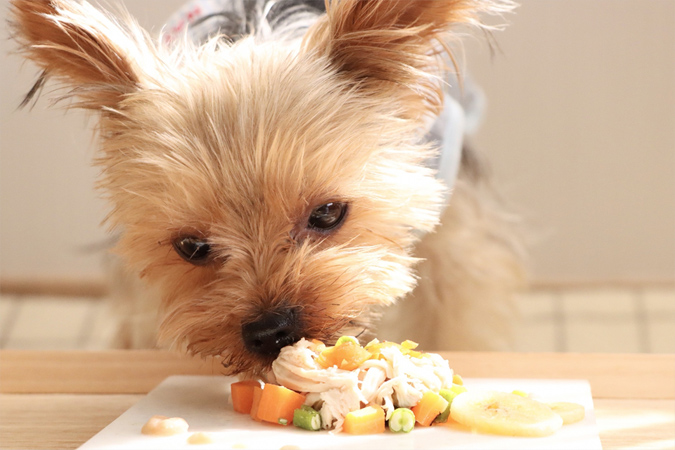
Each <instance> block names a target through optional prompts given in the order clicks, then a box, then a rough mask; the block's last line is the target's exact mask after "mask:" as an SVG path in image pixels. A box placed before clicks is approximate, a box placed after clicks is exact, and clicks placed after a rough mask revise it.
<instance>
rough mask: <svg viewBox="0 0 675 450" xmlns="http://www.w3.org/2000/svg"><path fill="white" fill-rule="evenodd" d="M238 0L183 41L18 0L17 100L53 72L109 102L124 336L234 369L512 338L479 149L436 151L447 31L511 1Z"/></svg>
mask: <svg viewBox="0 0 675 450" xmlns="http://www.w3.org/2000/svg"><path fill="white" fill-rule="evenodd" d="M232 1H233V2H235V1H239V2H241V1H243V2H245V3H246V2H247V1H248V3H254V4H255V6H256V7H255V8H254V9H255V11H256V14H255V18H253V19H252V17H253V16H247V17H246V18H245V20H242V22H241V25H242V26H241V27H239V29H238V30H237V31H236V32H233V33H231V34H230V35H222V34H220V35H214V36H211V37H209V38H208V39H206V40H205V41H204V42H201V43H195V42H191V41H190V39H189V38H188V37H187V34H185V33H184V34H183V35H182V36H183V37H182V38H180V37H179V38H176V39H173V38H172V39H166V38H162V37H160V38H158V39H157V40H153V39H151V38H150V37H149V35H148V33H146V32H145V31H144V30H142V29H141V28H140V27H139V26H138V25H137V23H136V22H135V21H133V20H132V19H131V18H129V17H128V15H126V14H123V15H122V17H121V18H114V17H113V16H111V15H109V14H106V13H104V12H101V11H99V10H98V9H96V8H94V7H93V6H91V5H89V4H87V3H84V2H77V1H74V0H12V10H11V16H10V21H11V24H12V30H13V37H14V38H15V39H16V40H17V41H18V42H19V43H20V46H21V52H22V54H23V55H25V56H26V57H27V58H28V59H30V60H32V61H33V62H34V63H36V64H37V65H38V66H39V68H40V69H41V71H42V72H41V75H40V77H39V79H38V82H37V83H36V84H35V86H34V87H33V89H32V90H31V92H29V94H28V96H27V98H26V101H29V100H30V99H31V98H32V97H34V96H35V95H36V93H38V92H39V90H40V88H41V87H42V86H43V84H44V82H45V81H46V80H48V79H54V80H56V81H57V82H58V83H60V85H61V86H63V87H65V88H66V89H65V91H64V93H63V95H62V96H61V97H59V99H62V98H68V99H72V100H73V102H72V103H71V104H72V105H73V106H75V107H79V108H84V109H87V110H91V111H95V112H96V113H98V116H99V121H98V127H97V131H98V134H99V137H100V151H99V153H98V156H97V158H96V161H95V164H96V165H97V166H98V167H99V168H100V169H101V176H100V180H99V184H98V187H99V188H100V190H101V192H102V193H103V194H104V195H105V196H106V198H107V199H108V200H109V201H110V204H111V209H110V212H109V215H108V216H107V219H106V220H107V224H108V225H109V226H110V228H111V229H112V230H115V231H116V232H117V233H118V235H119V239H118V240H117V242H116V245H115V248H114V252H115V253H116V254H117V255H119V256H120V259H121V261H123V266H122V268H120V269H119V271H120V273H124V276H123V277H124V278H125V279H126V280H127V281H126V282H124V283H123V284H122V285H121V286H122V287H120V288H119V290H118V291H117V292H118V294H117V295H118V296H119V297H124V301H121V303H120V304H121V305H123V309H124V310H125V311H126V316H125V317H126V319H125V321H124V323H123V335H124V336H126V340H127V342H126V345H128V346H135V347H137V346H143V345H152V342H154V339H155V335H156V336H157V337H158V339H159V342H162V343H164V345H172V346H174V347H177V348H182V349H184V350H185V351H188V352H190V353H194V354H199V355H203V356H210V355H213V356H218V357H220V358H222V361H223V366H224V367H225V370H226V372H227V373H230V374H234V373H242V372H247V373H261V372H264V371H265V370H266V369H267V368H268V367H269V365H270V363H271V361H272V360H273V359H274V358H275V357H276V355H277V354H278V352H279V350H280V349H281V348H282V347H284V346H286V345H289V344H292V343H294V342H295V341H297V340H299V339H300V338H301V337H306V338H315V339H319V340H322V341H325V342H331V341H334V340H335V339H336V338H337V337H339V336H340V335H343V334H349V335H359V336H361V337H362V338H365V336H368V335H370V336H373V335H375V334H377V336H378V337H380V338H383V337H384V338H389V339H403V338H407V339H412V340H415V341H418V342H420V343H421V344H422V345H423V346H424V347H425V348H428V349H436V350H442V349H473V350H476V349H507V348H508V346H509V338H508V335H509V330H510V329H511V328H512V326H513V325H512V324H513V301H512V299H513V296H514V294H515V292H516V290H517V289H518V288H519V287H520V286H521V284H522V282H523V269H522V267H523V266H522V263H521V257H520V251H519V249H520V245H519V240H518V238H517V234H516V233H515V232H514V227H513V223H512V221H511V219H510V216H508V215H506V214H504V213H503V211H502V208H501V207H500V202H499V201H498V200H497V196H496V195H494V193H493V192H494V190H493V189H492V188H491V187H490V184H489V183H487V182H486V179H485V171H484V170H483V169H482V165H481V160H480V158H478V157H477V156H476V154H475V153H474V152H473V151H471V150H470V149H468V148H466V146H465V147H464V149H463V152H462V157H461V164H460V165H459V166H460V167H459V168H458V169H457V170H458V172H459V173H458V175H457V177H456V179H451V180H450V181H448V179H446V180H445V182H444V181H443V177H439V176H436V175H437V171H438V170H435V169H434V168H433V163H434V161H435V162H438V161H437V158H438V152H439V148H440V147H441V146H442V145H443V144H442V141H443V140H444V139H446V138H449V139H455V140H459V142H461V136H446V135H444V132H443V127H442V125H443V124H444V122H439V121H442V120H446V119H447V117H445V116H444V111H445V109H444V101H445V100H447V98H446V97H447V95H446V94H444V90H445V81H444V79H445V76H446V73H447V72H448V71H451V70H454V69H453V62H454V59H453V58H452V56H449V48H450V45H451V42H452V40H453V38H456V37H458V36H459V35H460V32H461V31H462V29H463V28H465V27H466V26H474V27H478V28H479V29H486V28H488V27H487V26H484V25H482V22H481V20H480V18H479V16H480V15H481V14H484V13H487V14H500V13H503V12H506V11H508V10H510V9H511V8H512V7H513V5H512V4H511V3H510V2H509V1H508V0H497V1H489V0H330V1H326V3H325V5H324V4H323V2H316V1H305V2H302V1H300V0H287V1H286V2H284V1H283V0H278V1H276V2H274V1H271V0H267V2H266V1H263V0H258V1H255V0H253V1H251V0H232ZM288 2H290V3H291V6H289V7H288V8H286V9H284V10H283V11H282V12H278V11H277V13H275V14H272V13H271V11H272V10H274V9H275V8H276V9H277V10H278V9H279V8H280V6H279V5H281V4H283V3H288ZM317 4H318V5H317ZM272 16H273V17H272ZM454 66H456V64H454ZM443 117H445V119H443ZM439 124H440V126H441V131H440V132H439V133H440V135H441V136H442V139H440V140H439V139H434V138H433V132H432V129H433V128H434V127H436V128H438V126H439ZM445 134H448V133H445ZM450 178H454V177H450ZM450 183H451V184H452V185H450ZM129 280H132V281H129ZM394 303H397V304H396V305H395V306H390V305H393V304H394ZM385 306H386V307H388V308H383V307H385ZM149 313H150V314H149ZM382 315H384V317H383V318H381V320H378V319H380V316H382ZM148 317H149V318H151V319H148ZM155 321H156V324H155ZM378 323H379V329H378Z"/></svg>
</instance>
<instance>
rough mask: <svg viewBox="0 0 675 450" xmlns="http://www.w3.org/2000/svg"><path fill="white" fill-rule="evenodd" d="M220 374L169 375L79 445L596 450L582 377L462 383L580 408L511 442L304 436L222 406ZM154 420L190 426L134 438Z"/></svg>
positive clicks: (438, 430)
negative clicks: (577, 415) (551, 427)
mask: <svg viewBox="0 0 675 450" xmlns="http://www.w3.org/2000/svg"><path fill="white" fill-rule="evenodd" d="M233 381H235V380H233V379H232V378H226V377H223V376H172V377H169V378H167V379H166V380H164V381H163V382H162V383H161V384H160V385H159V386H157V387H156V388H155V389H153V390H152V391H151V392H150V393H149V394H148V395H147V396H146V397H144V398H143V399H141V400H140V401H139V402H138V403H136V404H135V405H134V406H132V407H131V408H130V409H129V410H128V411H126V412H125V413H123V414H122V415H121V416H120V417H118V418H117V419H116V420H115V421H114V422H112V423H111V424H110V425H108V426H107V427H106V428H104V429H103V430H101V431H100V432H99V433H98V434H97V435H96V436H94V437H93V438H91V439H90V440H89V441H88V442H86V443H85V444H84V445H82V446H81V447H80V449H83V450H85V449H86V450H93V449H113V448H115V449H127V448H128V449H139V450H141V449H157V450H160V449H161V450H169V449H191V450H196V449H201V448H204V449H209V448H219V449H231V448H239V449H242V448H244V449H275V450H278V449H284V448H285V449H287V450H290V449H294V450H298V449H315V448H323V449H345V448H347V449H350V448H351V449H360V448H368V449H377V448H386V449H415V448H419V449H429V448H448V449H519V450H521V449H522V450H525V449H560V450H570V449H584V450H594V449H602V446H601V445H600V438H599V436H598V428H597V426H596V424H595V415H594V413H593V398H592V396H591V389H590V385H589V384H588V382H587V381H585V380H529V379H487V378H474V379H471V378H469V379H465V386H466V387H467V388H468V389H482V390H497V391H504V392H511V391H513V390H514V389H518V390H522V391H525V392H528V393H530V394H531V395H532V397H533V398H535V399H537V400H540V401H544V402H553V401H566V402H574V403H579V404H581V405H583V406H584V407H585V408H586V418H585V419H584V420H583V421H581V422H579V423H576V424H572V425H566V426H563V428H562V429H560V430H558V431H557V432H556V433H555V434H554V435H553V436H548V437H544V438H518V437H504V436H493V435H487V434H474V433H471V432H468V431H466V430H465V429H462V428H461V427H460V426H459V425H456V424H455V425H447V426H443V425H441V426H433V427H428V428H422V427H419V428H415V429H414V430H413V431H412V432H411V433H408V434H394V433H391V432H389V431H386V432H385V433H383V434H377V435H369V436H349V435H346V434H344V433H339V434H332V433H329V432H327V431H318V432H311V431H305V430H301V429H298V428H295V427H293V426H287V427H283V426H280V425H273V424H261V423H258V422H255V421H253V420H252V419H251V418H250V417H249V416H248V415H245V414H238V413H236V412H234V410H233V409H232V405H231V403H230V401H229V396H230V384H231V383H232V382H233ZM154 415H163V416H168V417H182V418H184V419H185V420H186V421H187V422H188V424H189V425H190V429H189V432H188V433H187V434H181V435H175V436H166V437H155V436H146V435H143V434H141V427H142V426H143V424H145V422H146V421H147V420H148V419H149V418H150V417H152V416H154ZM197 431H201V432H205V433H208V434H209V435H210V436H211V437H212V438H213V440H214V442H213V443H211V444H206V445H194V444H188V442H187V438H188V437H189V436H190V435H191V434H192V433H194V432H197Z"/></svg>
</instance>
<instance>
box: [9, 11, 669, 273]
mask: <svg viewBox="0 0 675 450" xmlns="http://www.w3.org/2000/svg"><path fill="white" fill-rule="evenodd" d="M182 3H183V1H182V0H152V1H151V0H134V1H127V2H126V4H127V6H128V8H129V9H130V10H131V12H132V13H133V14H134V15H136V16H138V17H139V18H140V21H141V23H142V24H144V25H146V26H154V27H155V29H157V28H156V27H158V26H159V25H160V24H161V23H163V21H164V20H165V19H166V17H167V16H168V15H169V13H170V12H171V11H173V10H174V9H175V8H176V7H178V6H180V5H181V4H182ZM521 3H522V6H521V7H520V8H519V10H518V11H517V13H516V14H515V15H509V16H508V21H509V22H510V23H511V25H510V26H509V27H508V28H507V30H506V31H504V32H498V33H495V38H496V40H497V42H498V44H499V49H498V50H497V52H496V53H495V54H494V56H492V57H491V56H490V51H489V50H488V48H487V46H486V45H484V43H482V42H481V41H478V40H472V41H470V42H469V43H468V44H467V45H466V53H467V65H468V67H469V68H470V69H471V73H472V75H473V76H474V78H475V79H476V80H477V81H478V82H479V83H480V84H481V85H482V87H483V88H484V90H485V92H486V94H487V97H488V102H489V104H488V109H487V111H486V117H485V122H484V124H483V126H482V128H481V130H480V132H479V134H478V135H477V136H475V137H474V139H473V142H474V143H475V144H476V146H478V147H479V148H481V149H483V150H484V151H486V152H487V153H488V154H489V155H490V159H491V160H492V164H493V170H494V172H495V175H496V177H497V180H498V182H499V185H500V186H501V187H502V190H503V193H504V197H506V198H507V199H508V200H509V201H510V202H511V203H512V204H513V205H514V206H516V207H517V209H518V210H519V211H521V212H522V213H523V216H524V218H525V219H526V223H527V224H528V226H529V228H530V229H532V230H533V233H532V234H531V236H533V238H534V246H533V262H532V265H533V268H534V273H535V279H536V280H544V281H569V280H573V281H616V280H632V281H635V280H638V281H639V280H647V281H664V280H666V281H667V280H670V281H673V280H674V279H675V1H673V0H649V1H645V0H631V1H628V0H620V1H617V0H597V1H587V0H565V1H563V0H557V1H536V0H523V1H522V2H521ZM7 5H8V0H0V8H2V11H3V13H2V14H3V16H4V15H5V14H6V10H7ZM2 22H3V27H4V20H3V21H2ZM6 33H7V31H6V29H5V28H3V30H2V35H3V39H0V70H1V72H0V274H1V275H2V276H3V277H5V278H14V277H67V278H69V279H72V278H82V279H87V278H92V277H98V276H100V275H101V273H102V268H101V260H102V257H101V254H100V252H96V251H93V252H92V251H91V249H90V247H91V246H95V245H96V244H101V243H103V242H104V241H105V234H104V232H103V231H102V230H101V228H99V226H98V224H99V222H100V221H101V219H102V218H103V216H104V211H105V207H104V204H103V202H102V201H101V200H100V199H97V195H96V193H95V192H94V191H93V189H92V185H93V180H94V178H95V174H96V171H95V170H94V169H91V168H90V167H89V166H88V162H89V161H90V159H91V157H92V154H93V147H92V145H91V138H90V133H89V130H88V126H87V120H86V119H85V117H84V116H83V115H82V114H80V113H74V114H73V113H71V114H65V113H64V112H63V111H62V110H59V109H47V105H48V101H47V100H46V98H44V97H46V96H44V97H43V98H42V99H41V100H40V101H39V102H38V103H37V105H36V106H35V107H34V108H33V109H32V111H31V110H29V109H24V110H20V111H17V110H16V107H17V105H18V104H19V102H20V101H21V98H22V95H23V93H25V92H26V91H27V90H28V89H29V87H30V86H31V83H32V81H33V79H34V75H35V73H36V71H35V69H34V68H33V67H32V66H30V65H29V64H25V65H23V67H21V63H20V60H19V59H18V58H16V57H8V56H7V52H8V50H9V49H10V48H11V43H9V42H8V41H7V40H6V39H4V36H6ZM48 91H49V89H47V92H48Z"/></svg>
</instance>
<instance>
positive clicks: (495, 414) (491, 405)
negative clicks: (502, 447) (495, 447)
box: [450, 391, 563, 436]
mask: <svg viewBox="0 0 675 450" xmlns="http://www.w3.org/2000/svg"><path fill="white" fill-rule="evenodd" d="M450 416H451V417H452V418H453V419H454V420H456V421H457V422H459V423H461V424H462V425H464V426H467V427H469V428H471V429H472V430H475V431H478V432H481V433H491V434H501V435H506V436H548V435H550V434H553V433H554V432H555V431H556V430H558V429H559V428H560V427H561V426H562V424H563V420H562V418H561V417H560V416H559V415H558V414H556V413H554V412H553V411H552V410H551V408H549V407H548V406H547V405H545V404H543V403H540V402H538V401H536V400H532V399H531V398H527V397H521V396H519V395H515V394H507V393H505V392H494V391H468V392H464V393H462V394H459V395H458V396H457V397H455V399H454V400H453V402H452V405H451V407H450Z"/></svg>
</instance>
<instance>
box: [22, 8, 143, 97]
mask: <svg viewBox="0 0 675 450" xmlns="http://www.w3.org/2000/svg"><path fill="white" fill-rule="evenodd" d="M10 27H11V29H12V34H13V37H14V39H15V40H17V41H18V42H19V44H20V45H21V48H20V51H21V53H22V54H23V55H24V56H26V57H27V58H28V59H30V60H32V61H33V62H35V63H36V64H37V65H38V66H39V67H40V68H41V69H42V74H41V76H40V78H39V79H38V81H37V83H36V84H35V86H33V89H31V91H30V92H29V93H28V94H27V96H26V99H25V100H24V104H25V103H27V102H28V101H29V100H30V99H31V98H32V97H33V96H34V95H35V94H36V93H37V92H38V91H39V90H40V88H41V87H42V85H43V84H44V82H45V81H46V80H47V79H48V78H52V77H53V78H55V79H57V80H58V81H59V82H61V83H62V84H63V85H65V86H66V87H69V88H70V89H69V91H68V94H67V95H66V97H77V98H78V102H77V103H76V106H78V107H82V108H87V109H94V110H100V109H104V108H114V107H115V106H116V105H117V104H118V103H119V102H120V100H121V99H122V98H123V96H124V95H126V94H128V93H131V92H133V91H135V90H137V89H138V88H139V85H140V83H141V77H142V69H141V67H142V66H141V64H144V63H146V64H147V63H148V61H149V60H151V58H147V57H145V56H147V55H148V52H152V44H151V43H150V40H149V39H148V38H147V35H146V34H145V32H143V31H142V30H141V28H140V27H138V26H137V25H136V24H135V23H133V22H131V20H130V19H129V20H128V21H127V23H124V24H123V23H122V22H119V21H116V20H115V19H113V18H111V17H109V16H107V15H106V14H104V13H102V12H101V11H99V10H97V9H96V8H94V7H93V6H91V5H90V4H88V3H84V2H83V3H77V2H74V1H69V0H12V6H11V11H10Z"/></svg>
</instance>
